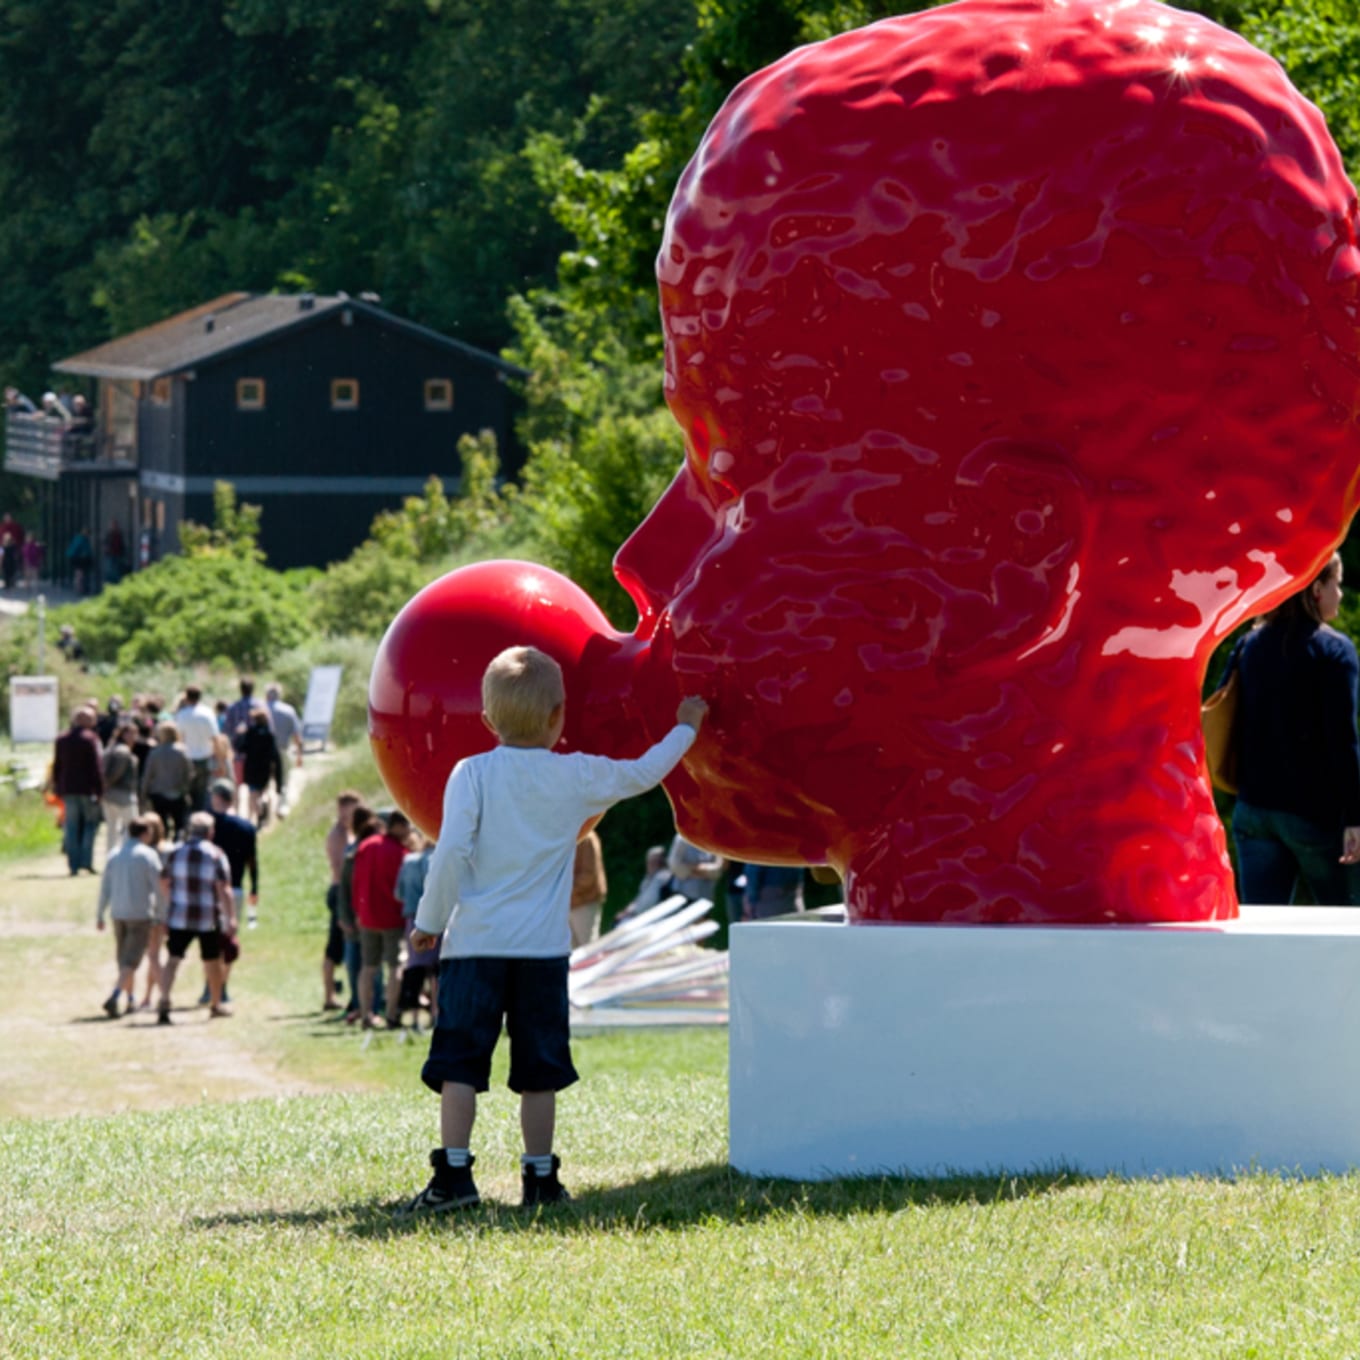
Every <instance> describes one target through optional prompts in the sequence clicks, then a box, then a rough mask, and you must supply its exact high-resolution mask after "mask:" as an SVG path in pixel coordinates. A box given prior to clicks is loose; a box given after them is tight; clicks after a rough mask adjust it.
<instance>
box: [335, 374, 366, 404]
mask: <svg viewBox="0 0 1360 1360" xmlns="http://www.w3.org/2000/svg"><path fill="white" fill-rule="evenodd" d="M358 409H359V380H358V378H332V379H331V410H332V411H357V410H358Z"/></svg>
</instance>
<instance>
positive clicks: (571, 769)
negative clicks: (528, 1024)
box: [416, 723, 694, 959]
mask: <svg viewBox="0 0 1360 1360" xmlns="http://www.w3.org/2000/svg"><path fill="white" fill-rule="evenodd" d="M693 742H694V729H693V728H692V727H689V726H687V725H685V724H683V723H682V724H678V725H677V726H675V727H673V728H672V729H671V730H670V732H669V733H667V735H666V736H665V737H663V738H662V739H661V740H660V741H659V742H657V744H656V745H655V746H653V747H652V748H651V749H650V750H649V751H647V752H645V753H644V754H643V755H641V756H639V757H638V758H637V759H636V760H610V759H609V758H608V757H607V756H590V755H582V754H579V753H577V754H572V755H560V754H557V753H555V752H553V751H549V750H547V749H546V748H544V747H541V746H533V747H520V746H497V747H496V748H495V749H494V750H491V751H487V752H486V753H485V754H483V755H479V756H470V757H469V758H468V759H467V760H460V761H459V762H458V764H457V765H455V766H454V767H453V773H452V774H451V775H449V782H448V784H447V785H446V786H445V788H444V822H443V826H442V828H441V829H440V832H439V842H438V844H437V845H436V847H435V851H434V854H433V855H432V856H431V857H430V868H429V874H428V876H427V878H426V880H425V891H424V893H423V894H422V895H421V899H420V906H419V907H418V908H417V909H416V928H417V929H418V930H423V931H425V932H426V933H427V934H429V935H438V934H439V932H440V931H441V930H442V931H444V944H443V947H442V948H441V949H440V951H439V952H440V957H441V958H445V959H452V958H469V957H479V956H480V957H488V958H525V959H550V958H557V957H560V956H562V955H566V954H569V953H570V952H571V926H570V922H569V917H568V907H569V904H570V902H571V876H572V863H573V860H574V859H575V855H576V839H577V837H578V836H579V835H580V834H581V827H582V825H583V824H584V823H585V821H586V819H587V818H590V817H594V816H596V815H597V814H599V813H602V812H604V811H605V810H606V809H607V808H609V807H612V806H613V804H615V803H617V802H618V801H619V800H620V799H622V798H629V797H632V796H633V795H635V794H639V793H645V792H646V791H647V790H648V789H650V788H652V787H653V786H654V785H656V784H659V783H660V782H661V780H662V779H664V778H665V777H666V775H668V774H669V773H670V772H671V770H673V769H674V768H675V766H676V765H677V764H679V762H680V759H681V757H682V756H683V755H684V754H685V752H686V751H688V750H689V748H690V746H691V745H692V744H693ZM446 927H447V929H446Z"/></svg>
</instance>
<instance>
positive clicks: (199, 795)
mask: <svg viewBox="0 0 1360 1360" xmlns="http://www.w3.org/2000/svg"><path fill="white" fill-rule="evenodd" d="M175 726H176V727H178V728H179V731H180V737H181V739H182V740H183V742H184V753H185V754H186V755H187V756H188V757H189V763H190V764H191V765H193V767H194V770H193V777H192V779H191V780H190V782H189V810H190V811H191V812H203V811H206V809H207V806H208V785H209V784H211V783H212V758H213V741H214V739H215V738H216V736H217V715H216V714H215V713H214V712H213V711H212V709H211V708H209V707H208V705H207V704H205V703H204V702H203V691H202V690H201V689H200V688H199V687H198V686H197V685H185V687H184V702H183V703H182V704H181V705H180V706H179V708H177V709H176V710H175ZM232 796H233V798H234V797H235V792H234V790H233V795H232Z"/></svg>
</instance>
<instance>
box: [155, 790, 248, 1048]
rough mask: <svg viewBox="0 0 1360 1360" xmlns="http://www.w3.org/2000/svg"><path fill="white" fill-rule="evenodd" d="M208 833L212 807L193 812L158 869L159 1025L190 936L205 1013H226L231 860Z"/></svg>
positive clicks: (166, 1017) (232, 920)
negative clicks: (162, 956)
mask: <svg viewBox="0 0 1360 1360" xmlns="http://www.w3.org/2000/svg"><path fill="white" fill-rule="evenodd" d="M212 836H213V819H212V813H210V812H195V813H194V814H193V816H191V817H190V818H189V838H188V840H186V841H184V842H183V843H182V844H180V845H177V846H176V847H175V848H174V850H172V851H171V852H170V855H169V856H168V857H167V859H166V861H165V868H164V870H163V871H162V874H161V886H162V888H163V889H164V891H165V895H166V900H167V901H168V902H169V908H168V910H167V911H166V916H165V924H166V926H167V928H168V930H169V937H168V939H167V940H166V953H167V954H168V955H169V957H168V958H167V959H166V962H165V967H164V968H163V969H162V972H161V1002H160V1016H159V1022H160V1023H161V1024H162V1025H168V1024H169V1023H170V991H171V989H172V988H173V987H174V985H175V974H176V973H177V972H178V971H179V965H180V961H181V960H182V959H183V958H184V955H185V953H186V952H187V950H188V948H189V946H190V944H192V943H193V942H194V941H195V940H197V941H198V952H199V956H200V957H201V958H202V960H203V971H204V973H205V974H206V975H207V978H208V996H209V1002H210V1009H209V1012H208V1013H209V1015H211V1016H212V1017H213V1019H218V1018H220V1017H223V1016H228V1015H230V1014H231V1012H230V1011H229V1010H227V1009H226V1008H225V1007H224V1006H223V1005H222V973H223V964H222V949H223V938H224V936H227V935H231V934H233V933H234V932H235V930H236V911H235V906H236V904H235V902H234V901H233V899H232V895H231V866H230V864H228V862H227V857H226V855H224V854H223V853H222V852H221V850H219V849H218V848H217V846H215V845H214V844H213V843H212Z"/></svg>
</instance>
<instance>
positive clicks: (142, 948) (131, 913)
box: [95, 817, 161, 1019]
mask: <svg viewBox="0 0 1360 1360" xmlns="http://www.w3.org/2000/svg"><path fill="white" fill-rule="evenodd" d="M151 836H152V829H151V824H150V823H149V822H148V821H147V820H146V818H144V817H133V818H132V820H131V821H129V822H128V824H127V834H126V835H125V836H124V838H123V839H122V841H120V842H119V844H118V846H117V848H116V849H115V850H114V852H113V854H112V855H110V856H109V858H108V862H107V863H106V864H105V865H104V877H103V878H102V879H101V880H100V884H99V907H98V910H97V913H96V915H95V929H96V930H103V929H104V916H105V913H106V912H107V913H108V915H109V918H110V919H111V920H112V921H113V945H114V955H115V958H116V961H117V966H118V978H117V981H116V982H115V983H114V986H113V991H112V992H110V993H109V997H108V1000H107V1001H105V1002H104V1010H105V1012H106V1013H107V1014H108V1016H109V1018H110V1019H116V1018H117V1017H118V1014H119V1010H118V1002H119V998H120V997H126V998H127V1008H126V1010H125V1011H124V1012H123V1014H127V1012H128V1011H132V1010H135V1009H136V1006H137V997H136V991H135V983H136V977H137V969H138V967H139V966H140V964H141V962H142V959H143V958H144V957H145V955H146V951H147V945H148V944H149V943H150V940H151V931H152V929H153V927H154V926H155V924H156V922H157V919H158V917H159V915H160V891H159V886H160V877H161V857H160V856H159V855H158V854H157V853H156V852H155V850H153V849H152V848H151Z"/></svg>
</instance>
